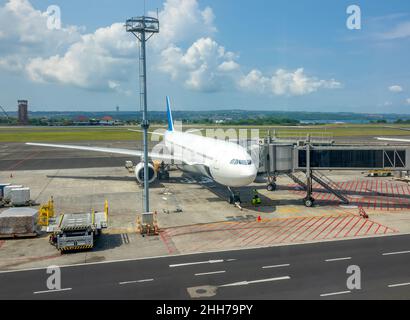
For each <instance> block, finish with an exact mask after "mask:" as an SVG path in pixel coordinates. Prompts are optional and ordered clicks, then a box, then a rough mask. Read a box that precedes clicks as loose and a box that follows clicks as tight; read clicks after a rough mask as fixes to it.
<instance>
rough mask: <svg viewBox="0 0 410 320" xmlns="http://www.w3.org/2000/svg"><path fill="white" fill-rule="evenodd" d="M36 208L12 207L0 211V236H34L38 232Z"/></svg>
mask: <svg viewBox="0 0 410 320" xmlns="http://www.w3.org/2000/svg"><path fill="white" fill-rule="evenodd" d="M37 219H38V210H35V209H31V208H12V209H8V210H6V211H3V212H2V213H0V238H16V237H34V236H37V234H38V228H37Z"/></svg>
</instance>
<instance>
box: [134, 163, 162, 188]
mask: <svg viewBox="0 0 410 320" xmlns="http://www.w3.org/2000/svg"><path fill="white" fill-rule="evenodd" d="M135 177H136V178H137V181H138V183H140V184H144V162H140V163H139V164H138V165H137V166H136V167H135ZM156 178H157V170H155V167H154V165H152V164H151V163H148V181H149V183H152V182H154V181H155V179H156Z"/></svg>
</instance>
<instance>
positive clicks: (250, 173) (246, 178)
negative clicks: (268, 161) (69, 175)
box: [26, 97, 258, 204]
mask: <svg viewBox="0 0 410 320" xmlns="http://www.w3.org/2000/svg"><path fill="white" fill-rule="evenodd" d="M166 104H167V120H168V129H167V130H166V132H165V133H155V132H150V133H151V134H156V135H160V136H163V147H164V148H163V149H162V151H163V152H162V153H161V152H151V153H149V158H151V160H157V161H158V160H160V161H170V162H172V163H174V164H175V163H176V166H177V168H178V169H180V170H181V171H182V172H187V173H194V174H201V175H203V176H205V177H208V178H210V179H211V180H213V181H215V182H217V183H219V184H221V185H223V186H226V187H227V188H228V190H229V192H230V203H231V204H235V203H238V202H239V203H240V197H239V196H238V194H234V192H233V191H232V189H231V188H237V187H244V186H248V185H250V184H251V183H253V182H254V181H255V179H256V177H257V171H258V169H257V166H256V164H255V162H254V161H253V160H252V157H251V156H250V155H249V154H248V152H247V150H246V148H244V147H242V146H240V145H239V144H236V143H233V142H228V141H224V140H218V139H215V138H209V137H203V136H202V135H198V134H194V132H193V131H188V132H181V131H177V130H175V128H174V122H173V118H172V112H171V103H170V99H169V97H166ZM131 131H138V130H131ZM26 144H27V145H30V146H40V147H51V148H63V149H72V150H84V151H95V152H105V153H111V154H122V155H129V156H136V157H143V152H142V151H140V150H130V149H118V148H104V147H88V146H74V145H60V144H44V143H26ZM144 161H145V159H142V160H141V162H140V163H139V164H138V165H137V166H136V167H135V175H136V179H137V181H138V182H139V183H141V184H142V183H143V180H144ZM155 179H156V171H155V167H154V165H153V163H152V162H150V163H149V182H150V183H152V182H153V181H155Z"/></svg>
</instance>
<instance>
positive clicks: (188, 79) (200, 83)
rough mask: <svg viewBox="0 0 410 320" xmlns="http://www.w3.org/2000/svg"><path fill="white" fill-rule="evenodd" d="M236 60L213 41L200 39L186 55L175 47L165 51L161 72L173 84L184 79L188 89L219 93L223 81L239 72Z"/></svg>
mask: <svg viewBox="0 0 410 320" xmlns="http://www.w3.org/2000/svg"><path fill="white" fill-rule="evenodd" d="M235 57H236V56H235V54H233V53H232V52H227V51H226V50H225V48H224V47H222V46H220V45H219V44H218V43H217V42H216V41H214V40H212V39H211V38H200V39H198V40H197V41H195V42H194V43H193V44H192V45H191V47H189V48H188V50H186V52H183V50H182V49H180V48H178V47H175V46H171V47H169V48H167V49H165V50H163V51H162V53H161V58H162V59H161V64H160V66H159V69H160V70H161V71H163V72H165V73H167V74H169V75H170V76H171V77H172V79H174V80H177V79H182V81H183V82H184V84H185V86H186V87H187V88H189V89H192V90H196V91H217V90H219V89H221V87H222V85H223V83H224V81H223V80H224V79H225V78H226V77H227V76H229V74H230V73H231V72H233V71H235V70H237V69H238V68H239V65H238V64H237V63H236V62H235V61H234V60H233V59H235Z"/></svg>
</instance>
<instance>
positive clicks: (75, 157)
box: [0, 142, 139, 172]
mask: <svg viewBox="0 0 410 320" xmlns="http://www.w3.org/2000/svg"><path fill="white" fill-rule="evenodd" d="M63 144H69V143H63ZM72 144H73V143H72ZM75 144H76V145H90V144H91V143H90V142H87V143H78V142H77V143H75ZM136 144H137V143H130V142H122V143H113V142H107V143H104V142H98V143H93V145H94V146H105V147H107V146H110V147H113V148H120V147H124V148H125V147H126V148H129V149H138V147H139V146H137V145H136ZM127 160H131V161H133V162H135V163H136V162H137V161H138V160H139V159H137V158H133V157H131V156H121V155H113V154H109V153H108V154H107V153H96V152H87V151H78V150H62V149H55V148H44V147H34V146H26V145H24V144H22V143H10V144H4V145H2V146H1V147H0V171H10V172H13V171H23V170H56V169H81V168H108V167H121V166H124V164H125V161H127Z"/></svg>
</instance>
